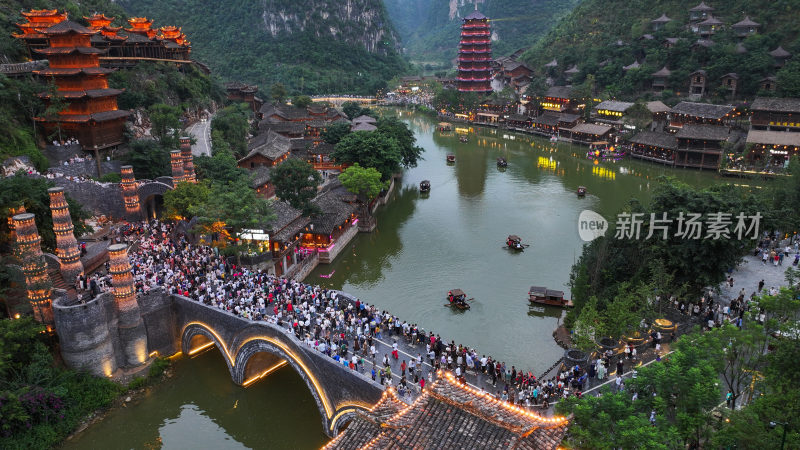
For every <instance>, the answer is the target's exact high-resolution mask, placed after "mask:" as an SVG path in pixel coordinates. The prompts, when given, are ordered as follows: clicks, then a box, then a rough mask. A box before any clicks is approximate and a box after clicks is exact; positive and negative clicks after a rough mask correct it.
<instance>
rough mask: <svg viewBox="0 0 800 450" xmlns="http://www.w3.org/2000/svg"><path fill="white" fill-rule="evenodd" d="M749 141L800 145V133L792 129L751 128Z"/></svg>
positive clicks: (753, 142)
mask: <svg viewBox="0 0 800 450" xmlns="http://www.w3.org/2000/svg"><path fill="white" fill-rule="evenodd" d="M747 143H748V144H763V145H786V146H790V147H800V133H794V132H791V131H763V130H750V132H749V133H747Z"/></svg>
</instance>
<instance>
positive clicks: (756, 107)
mask: <svg viewBox="0 0 800 450" xmlns="http://www.w3.org/2000/svg"><path fill="white" fill-rule="evenodd" d="M769 78H773V79H774V77H767V78H765V79H764V80H767V81H773V80H768V79H769ZM764 80H762V81H764ZM750 110H751V111H778V112H789V113H800V98H781V97H757V98H756V99H755V100H753V104H752V105H751V106H750Z"/></svg>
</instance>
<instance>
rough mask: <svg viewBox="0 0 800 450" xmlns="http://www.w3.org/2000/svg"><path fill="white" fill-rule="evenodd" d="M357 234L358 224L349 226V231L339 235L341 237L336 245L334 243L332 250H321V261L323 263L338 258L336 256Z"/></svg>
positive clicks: (328, 262)
mask: <svg viewBox="0 0 800 450" xmlns="http://www.w3.org/2000/svg"><path fill="white" fill-rule="evenodd" d="M356 234H358V226H357V225H352V226H350V228H348V229H347V231H345V232H344V233H342V235H341V236H339V239H336V245H334V246H333V248H332V249H331V250H330V251H327V252H320V254H319V262H320V263H323V264H330V263H332V262H333V261H334V260H335V259H336V257H337V256H339V253H341V252H342V250H344V248H345V247H347V244H349V243H350V241H352V240H353V238H354V237H355V236H356Z"/></svg>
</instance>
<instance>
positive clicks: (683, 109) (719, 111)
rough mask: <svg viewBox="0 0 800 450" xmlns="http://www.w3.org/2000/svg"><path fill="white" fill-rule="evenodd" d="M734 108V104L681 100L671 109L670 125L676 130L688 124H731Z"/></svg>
mask: <svg viewBox="0 0 800 450" xmlns="http://www.w3.org/2000/svg"><path fill="white" fill-rule="evenodd" d="M734 109H735V108H734V107H733V105H713V104H711V103H696V102H680V103H678V104H677V105H675V106H674V107H672V109H670V111H669V126H670V128H672V129H674V130H676V129H679V128H681V127H683V126H684V125H686V124H694V125H701V124H706V125H730V124H731V122H732V120H733V117H734Z"/></svg>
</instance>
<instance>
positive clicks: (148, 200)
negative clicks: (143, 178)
mask: <svg viewBox="0 0 800 450" xmlns="http://www.w3.org/2000/svg"><path fill="white" fill-rule="evenodd" d="M171 190H172V185H171V184H167V183H163V182H161V181H148V182H145V183H143V184H141V185H139V188H138V189H137V193H138V194H139V204H141V205H142V211H143V212H144V213H145V215H146V216H147V217H148V218H155V217H158V216H159V215H160V213H161V212H162V210H163V209H164V193H166V192H167V191H171Z"/></svg>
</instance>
